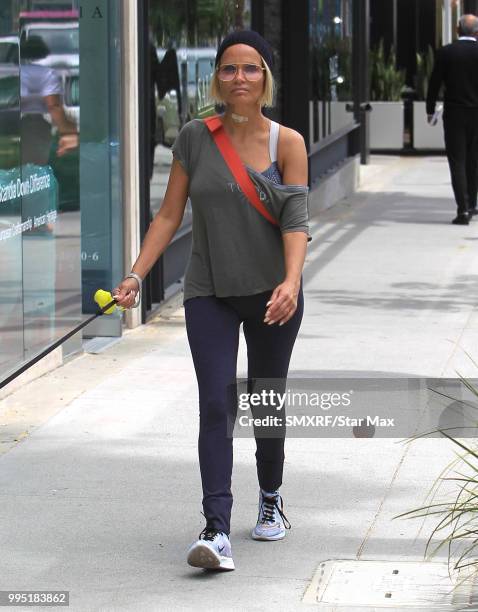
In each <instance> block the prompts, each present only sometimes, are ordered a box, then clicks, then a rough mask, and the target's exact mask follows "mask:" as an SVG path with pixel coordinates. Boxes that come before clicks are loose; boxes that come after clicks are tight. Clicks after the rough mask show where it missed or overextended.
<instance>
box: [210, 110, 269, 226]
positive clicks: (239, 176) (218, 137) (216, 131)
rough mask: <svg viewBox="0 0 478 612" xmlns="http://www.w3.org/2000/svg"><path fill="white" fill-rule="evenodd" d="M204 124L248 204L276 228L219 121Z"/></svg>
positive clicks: (217, 119) (215, 117) (216, 118)
mask: <svg viewBox="0 0 478 612" xmlns="http://www.w3.org/2000/svg"><path fill="white" fill-rule="evenodd" d="M204 123H205V124H206V125H207V127H208V129H209V131H210V132H211V134H212V137H213V138H214V142H215V143H216V145H217V148H218V149H219V151H220V152H221V154H222V156H223V158H224V161H225V162H226V164H227V166H228V167H229V170H230V171H231V172H232V174H233V176H234V178H235V179H236V181H237V183H238V184H239V186H240V187H241V189H242V192H243V193H244V195H245V196H246V197H247V199H248V200H249V202H250V203H251V204H252V206H254V208H255V209H256V210H257V211H258V212H259V213H260V214H261V215H262V216H263V217H265V218H266V219H267V220H268V221H270V222H271V223H272V224H274V225H277V226H278V225H279V223H278V221H277V220H276V219H275V218H274V217H273V216H272V215H271V214H270V212H269V211H268V210H267V208H266V207H265V206H264V204H263V203H262V202H261V199H260V198H259V196H258V194H257V191H256V188H255V186H254V183H253V182H252V179H251V177H250V176H249V175H248V174H247V170H246V168H245V167H244V164H243V163H242V160H241V158H240V157H239V155H238V153H237V151H236V150H235V149H234V147H233V145H232V143H231V141H230V140H229V137H228V135H227V134H226V130H225V129H224V126H223V125H222V121H221V119H220V118H219V117H218V116H217V115H215V116H214V117H206V119H204Z"/></svg>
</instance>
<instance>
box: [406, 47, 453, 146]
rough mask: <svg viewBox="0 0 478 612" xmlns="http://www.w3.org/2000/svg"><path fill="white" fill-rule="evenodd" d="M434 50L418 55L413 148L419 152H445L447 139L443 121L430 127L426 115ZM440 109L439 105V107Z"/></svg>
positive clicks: (429, 48) (430, 49)
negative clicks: (430, 150)
mask: <svg viewBox="0 0 478 612" xmlns="http://www.w3.org/2000/svg"><path fill="white" fill-rule="evenodd" d="M433 62H434V54H433V49H432V48H431V47H430V46H428V50H427V51H425V52H423V53H417V74H416V77H415V90H416V93H417V100H416V101H414V102H413V147H414V148H415V149H417V150H423V149H425V150H428V149H437V150H440V151H444V150H445V137H444V133H443V121H441V120H439V121H438V123H437V124H436V125H430V124H429V123H428V121H427V114H426V102H425V100H426V97H427V92H428V85H429V82H430V76H431V73H432V70H433ZM437 107H438V105H437Z"/></svg>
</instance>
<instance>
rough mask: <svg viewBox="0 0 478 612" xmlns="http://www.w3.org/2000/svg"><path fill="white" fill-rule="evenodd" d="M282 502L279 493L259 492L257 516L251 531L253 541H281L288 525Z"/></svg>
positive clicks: (288, 527)
mask: <svg viewBox="0 0 478 612" xmlns="http://www.w3.org/2000/svg"><path fill="white" fill-rule="evenodd" d="M283 509H284V502H283V501H282V497H281V496H280V495H279V491H274V492H272V493H268V492H267V491H263V490H262V489H261V490H260V491H259V514H258V517H257V524H256V526H255V527H254V529H253V530H252V538H253V539H254V540H282V539H283V538H284V537H285V530H286V529H290V523H289V521H288V520H287V517H286V515H285V514H284V512H283Z"/></svg>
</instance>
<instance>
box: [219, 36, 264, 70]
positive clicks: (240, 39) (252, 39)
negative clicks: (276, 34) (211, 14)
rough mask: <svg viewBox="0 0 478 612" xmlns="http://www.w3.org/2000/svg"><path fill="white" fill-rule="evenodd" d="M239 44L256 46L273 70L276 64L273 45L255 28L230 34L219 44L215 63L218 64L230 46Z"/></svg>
mask: <svg viewBox="0 0 478 612" xmlns="http://www.w3.org/2000/svg"><path fill="white" fill-rule="evenodd" d="M238 44H243V45H249V46H250V47H254V49H255V50H256V51H257V52H258V53H260V54H261V55H262V57H263V58H264V60H265V62H266V64H267V65H268V66H269V68H270V70H272V68H273V64H274V55H273V53H272V47H271V46H270V45H269V43H268V42H267V40H265V39H264V38H262V36H261V35H260V34H259V33H258V32H255V31H254V30H234V31H232V32H231V33H230V34H228V35H227V36H226V37H225V38H224V39H223V41H222V42H221V44H220V45H219V49H218V50H217V54H216V62H215V65H216V66H217V65H218V63H219V60H220V59H221V55H222V54H223V53H224V51H225V50H226V49H227V48H228V47H231V46H232V45H238Z"/></svg>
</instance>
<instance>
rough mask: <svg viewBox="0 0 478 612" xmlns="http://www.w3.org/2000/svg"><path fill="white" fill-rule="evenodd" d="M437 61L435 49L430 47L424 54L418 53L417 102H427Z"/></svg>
mask: <svg viewBox="0 0 478 612" xmlns="http://www.w3.org/2000/svg"><path fill="white" fill-rule="evenodd" d="M434 61H435V58H434V53H433V48H432V47H431V46H430V45H428V49H427V50H426V51H423V52H422V53H417V72H416V75H415V91H416V93H417V100H426V97H427V92H428V83H429V82H430V76H431V74H432V70H433V63H434Z"/></svg>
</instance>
